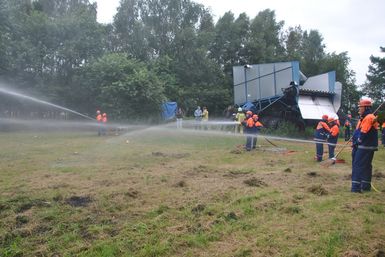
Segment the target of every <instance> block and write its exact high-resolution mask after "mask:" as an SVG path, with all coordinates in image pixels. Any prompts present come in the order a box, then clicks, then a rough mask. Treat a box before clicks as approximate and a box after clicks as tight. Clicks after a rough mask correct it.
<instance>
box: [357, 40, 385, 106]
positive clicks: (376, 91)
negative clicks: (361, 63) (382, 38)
mask: <svg viewBox="0 0 385 257" xmlns="http://www.w3.org/2000/svg"><path fill="white" fill-rule="evenodd" d="M380 50H381V52H382V53H385V47H380ZM370 62H371V64H370V65H369V70H368V73H367V74H366V78H367V79H368V82H367V83H365V84H364V85H363V88H362V91H363V92H365V94H367V95H368V96H369V97H371V98H372V99H373V100H374V101H376V102H378V103H380V102H382V101H384V100H385V57H375V56H373V55H372V56H370Z"/></svg>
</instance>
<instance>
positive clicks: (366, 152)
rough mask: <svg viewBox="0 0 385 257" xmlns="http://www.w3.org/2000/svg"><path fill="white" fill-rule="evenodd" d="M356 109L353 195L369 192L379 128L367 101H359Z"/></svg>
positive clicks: (370, 103) (370, 105)
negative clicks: (358, 118) (357, 118)
mask: <svg viewBox="0 0 385 257" xmlns="http://www.w3.org/2000/svg"><path fill="white" fill-rule="evenodd" d="M358 108H359V109H358V113H359V114H360V120H359V122H358V124H357V127H356V130H355V131H354V133H353V151H352V188H351V191H352V192H355V193H360V192H362V191H370V190H371V181H372V160H373V156H374V152H375V151H377V150H378V132H377V130H378V127H379V124H378V122H377V120H376V119H377V117H376V116H375V115H374V114H373V113H372V102H371V101H370V100H369V99H364V100H361V101H360V102H359V104H358Z"/></svg>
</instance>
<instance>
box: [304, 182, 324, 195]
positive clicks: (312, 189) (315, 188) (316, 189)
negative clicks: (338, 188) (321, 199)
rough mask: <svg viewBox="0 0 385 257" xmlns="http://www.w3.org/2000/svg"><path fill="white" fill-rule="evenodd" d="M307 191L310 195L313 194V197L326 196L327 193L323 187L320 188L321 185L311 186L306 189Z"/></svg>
mask: <svg viewBox="0 0 385 257" xmlns="http://www.w3.org/2000/svg"><path fill="white" fill-rule="evenodd" d="M307 191H308V192H310V193H313V194H315V195H319V196H321V195H327V194H328V191H327V190H326V189H325V188H324V187H322V186H321V185H314V186H311V187H309V188H308V190H307Z"/></svg>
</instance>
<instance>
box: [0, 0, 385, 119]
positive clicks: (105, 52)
mask: <svg viewBox="0 0 385 257" xmlns="http://www.w3.org/2000/svg"><path fill="white" fill-rule="evenodd" d="M96 10H97V5H96V3H90V2H89V1H88V0H0V79H1V80H2V81H4V82H5V83H7V84H9V85H12V86H13V87H14V88H15V89H18V90H21V91H22V92H25V93H29V94H31V95H44V96H45V97H46V98H47V99H48V100H50V101H52V102H55V103H56V104H60V105H62V106H66V107H68V108H71V109H75V110H77V111H79V112H83V113H93V112H94V111H95V110H96V109H99V108H101V109H103V110H105V111H106V112H108V113H109V115H110V117H114V119H136V118H140V117H150V116H154V117H155V116H158V113H159V111H160V106H161V103H163V102H165V101H176V102H178V104H179V105H180V106H181V107H182V108H183V109H184V110H186V111H187V112H192V111H193V110H194V109H195V107H196V106H197V105H205V106H207V107H208V109H209V110H210V113H212V114H217V115H219V114H221V113H222V111H223V109H224V108H226V107H227V106H228V105H229V104H232V103H233V97H232V94H233V92H232V91H233V86H232V67H233V66H235V65H244V64H247V63H248V64H256V63H268V62H283V61H292V60H298V61H299V62H300V67H301V70H302V71H303V72H304V73H305V74H306V75H307V76H313V75H317V74H320V73H324V72H328V71H331V70H335V71H336V75H337V78H336V79H337V81H340V82H341V83H342V84H343V92H342V94H343V95H344V96H345V97H343V98H342V106H341V110H342V112H344V113H347V111H348V110H351V108H352V106H353V104H354V103H356V102H357V101H358V99H359V98H360V96H361V95H362V91H359V90H358V87H357V85H356V81H355V74H354V71H352V70H350V69H349V68H348V65H349V62H350V58H349V56H348V53H347V52H342V53H335V52H332V53H328V52H326V51H325V43H324V42H323V37H322V35H321V34H320V32H318V31H317V30H309V31H307V30H303V29H302V28H301V27H300V26H296V27H290V28H289V29H287V30H284V28H283V25H284V21H277V20H276V17H275V12H274V10H270V9H266V10H263V11H260V12H259V13H258V14H257V15H256V16H255V17H253V18H250V17H248V16H247V15H246V14H245V13H242V14H240V15H239V16H238V17H235V16H234V14H233V13H232V12H231V11H229V12H226V13H224V14H223V16H221V17H220V18H219V19H218V20H217V22H214V20H213V15H212V14H211V13H210V11H209V10H208V9H207V8H206V7H204V6H203V5H201V4H197V3H195V2H193V1H190V0H121V1H120V6H119V7H118V10H117V13H116V14H115V16H114V21H113V22H112V23H111V24H100V23H98V22H97V20H96V14H97V11H96ZM381 50H382V51H384V48H381ZM370 60H371V62H372V65H371V66H370V67H369V73H368V76H367V78H368V83H366V84H365V85H363V90H364V91H365V93H367V95H369V96H371V97H372V98H373V99H374V100H376V101H381V100H383V99H384V90H383V85H384V76H383V75H384V70H385V67H384V58H379V57H373V56H372V57H370ZM0 97H2V98H5V97H4V96H0ZM9 104H10V101H9V100H5V101H1V103H0V107H4V106H9Z"/></svg>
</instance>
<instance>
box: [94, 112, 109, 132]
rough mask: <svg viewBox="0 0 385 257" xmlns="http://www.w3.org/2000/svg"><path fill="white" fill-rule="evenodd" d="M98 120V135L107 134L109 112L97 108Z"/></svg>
mask: <svg viewBox="0 0 385 257" xmlns="http://www.w3.org/2000/svg"><path fill="white" fill-rule="evenodd" d="M96 122H97V123H98V136H105V135H106V133H107V128H106V123H107V114H106V113H105V112H104V113H103V114H102V113H101V112H100V111H99V110H97V111H96Z"/></svg>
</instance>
